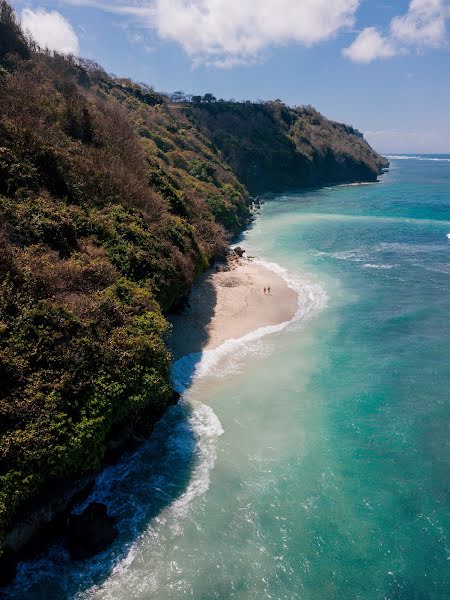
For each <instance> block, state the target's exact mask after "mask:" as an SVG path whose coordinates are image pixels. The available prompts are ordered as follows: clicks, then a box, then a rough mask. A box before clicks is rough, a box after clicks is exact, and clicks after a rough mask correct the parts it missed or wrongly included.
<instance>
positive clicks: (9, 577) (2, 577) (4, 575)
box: [0, 548, 17, 586]
mask: <svg viewBox="0 0 450 600" xmlns="http://www.w3.org/2000/svg"><path fill="white" fill-rule="evenodd" d="M16 573H17V560H16V559H15V557H14V555H13V553H12V552H11V550H10V549H9V548H5V549H4V550H3V553H2V554H1V556H0V586H3V585H7V584H8V583H11V581H13V579H14V578H15V576H16Z"/></svg>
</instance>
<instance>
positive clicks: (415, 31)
mask: <svg viewBox="0 0 450 600" xmlns="http://www.w3.org/2000/svg"><path fill="white" fill-rule="evenodd" d="M449 16H450V8H449V5H448V3H447V2H446V1H445V0H412V1H411V3H410V5H409V8H408V12H407V13H406V14H405V15H401V16H398V17H394V18H393V19H392V21H391V23H390V26H389V31H388V33H387V34H386V35H383V34H382V33H380V31H379V30H378V29H376V28H375V27H366V28H365V29H363V31H362V32H361V33H360V34H359V35H358V37H357V38H356V39H355V41H354V42H353V43H352V44H351V45H350V46H349V47H348V48H345V49H344V50H343V52H342V53H343V55H344V56H346V57H347V58H349V59H350V60H352V61H354V62H359V63H370V62H372V61H373V60H375V59H383V58H390V57H391V56H395V55H397V54H402V53H404V52H407V51H409V50H411V49H415V50H422V49H424V48H439V47H441V46H443V45H444V44H445V41H446V35H447V32H446V20H447V18H449Z"/></svg>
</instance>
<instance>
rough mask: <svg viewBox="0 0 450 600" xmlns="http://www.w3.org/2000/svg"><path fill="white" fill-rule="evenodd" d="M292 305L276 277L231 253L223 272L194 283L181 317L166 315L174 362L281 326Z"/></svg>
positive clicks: (292, 295) (291, 293)
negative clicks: (257, 331)
mask: <svg viewBox="0 0 450 600" xmlns="http://www.w3.org/2000/svg"><path fill="white" fill-rule="evenodd" d="M264 288H266V293H264ZM267 288H270V293H269V292H268V291H267ZM298 302H299V296H298V294H297V292H296V291H295V290H294V289H292V288H291V287H289V285H288V283H287V282H286V280H285V279H284V278H283V277H282V276H281V275H279V274H278V273H276V272H275V271H272V270H271V269H270V268H268V267H266V266H265V265H263V264H261V263H259V262H257V261H253V260H251V259H247V258H238V257H237V255H235V256H233V253H231V254H230V259H229V261H228V263H227V265H226V266H225V267H216V268H215V269H214V268H212V269H209V270H208V271H206V272H205V273H204V274H203V275H202V276H201V277H200V278H199V279H198V280H197V282H196V283H195V284H194V286H193V287H192V290H191V293H190V295H189V297H188V300H187V303H186V307H185V309H184V310H183V312H182V313H181V314H177V315H171V316H170V318H169V321H170V323H171V325H172V335H171V337H170V340H169V347H170V349H171V351H172V353H173V357H174V361H177V360H179V359H180V358H183V357H185V356H188V355H190V354H194V353H198V352H205V351H208V350H215V349H216V348H218V347H220V346H221V345H222V344H223V343H225V342H227V341H230V340H239V339H240V338H243V337H244V336H246V335H248V334H250V333H252V332H253V331H256V330H258V329H261V328H263V327H268V326H276V325H281V324H283V323H287V322H289V321H291V320H292V319H293V318H294V317H295V315H296V313H297V310H298Z"/></svg>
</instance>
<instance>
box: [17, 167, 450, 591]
mask: <svg viewBox="0 0 450 600" xmlns="http://www.w3.org/2000/svg"><path fill="white" fill-rule="evenodd" d="M436 158H439V157H431V156H420V157H417V158H411V157H398V158H393V159H392V166H391V169H390V171H389V173H387V174H385V175H384V176H383V177H382V180H381V183H379V184H375V185H365V186H340V187H335V188H328V189H322V190H314V191H308V192H304V193H301V194H290V195H285V196H280V197H277V198H276V199H274V200H271V201H270V202H267V203H266V204H265V205H264V206H263V209H262V212H261V215H260V217H259V219H258V220H257V222H256V224H255V226H254V227H253V228H252V229H251V230H250V231H249V232H247V234H246V235H245V236H244V240H243V241H242V242H241V245H243V246H244V247H246V248H248V250H249V251H251V254H256V255H258V256H259V257H261V259H263V260H265V261H269V262H271V263H275V264H276V265H280V266H282V268H284V269H285V270H286V271H282V273H283V274H284V276H286V277H287V278H288V279H289V281H290V283H291V285H292V286H295V287H296V289H298V291H299V292H300V299H301V303H300V307H299V312H298V314H297V317H296V319H295V321H294V322H292V323H290V324H287V325H285V326H280V327H276V328H272V329H264V330H260V331H258V332H256V333H254V334H252V335H250V336H247V337H246V339H245V340H242V341H241V342H240V343H236V342H233V343H228V344H227V345H226V346H225V347H222V348H221V349H219V350H218V351H214V352H210V353H208V354H205V355H203V356H199V355H196V356H192V357H189V358H188V359H184V360H183V361H181V362H179V363H178V364H176V365H175V368H174V379H175V381H176V383H177V385H178V387H179V389H186V386H187V391H186V392H185V399H184V400H183V402H182V403H181V404H180V405H179V406H177V407H174V408H172V409H171V410H170V411H169V413H168V414H167V416H166V417H165V418H164V420H163V421H162V422H161V424H160V425H159V426H158V428H157V430H156V432H155V435H154V436H152V439H151V440H150V441H149V442H148V443H147V444H146V445H145V446H144V447H143V448H142V449H140V450H139V451H138V452H136V453H135V454H133V455H130V456H128V457H126V458H125V459H124V460H123V461H122V462H121V463H120V464H119V465H117V466H115V467H112V468H111V469H109V470H107V471H105V473H104V474H103V476H102V477H101V479H100V481H99V482H98V485H97V489H96V492H95V497H96V498H99V499H101V500H103V501H106V502H107V503H108V505H109V506H110V510H111V511H112V512H113V513H114V514H116V516H117V517H118V519H119V525H120V539H119V540H118V542H117V543H116V544H115V545H114V546H113V547H112V548H111V550H109V551H108V552H105V553H104V554H103V555H100V556H99V557H97V558H96V559H94V560H92V561H89V563H79V564H78V566H76V567H73V566H72V565H71V564H70V563H69V561H68V560H67V557H66V556H65V554H64V552H63V550H62V549H60V548H54V549H53V550H52V553H51V555H50V556H45V557H43V558H42V560H41V561H40V562H35V563H30V564H28V565H24V566H22V567H21V573H20V576H19V578H18V581H17V583H16V585H15V586H14V588H12V589H11V590H10V592H9V595H10V597H14V598H30V599H33V600H34V599H38V598H45V599H49V598H55V599H56V598H58V599H61V598H73V597H75V598H78V599H89V600H94V599H95V600H97V599H108V600H109V599H114V600H122V599H123V600H128V599H131V598H138V599H142V600H143V599H149V600H150V599H158V600H165V599H179V598H180V599H181V598H194V599H195V600H210V599H213V598H217V599H226V598H239V599H259V598H274V599H284V598H286V599H293V598H302V599H303V598H304V599H305V600H306V599H308V600H309V599H314V600H315V599H317V598H324V599H328V598H339V599H342V598H358V599H364V600H366V599H367V600H372V599H374V598H380V599H382V598H389V599H405V600H406V599H408V600H410V599H417V600H419V599H420V600H425V599H430V600H431V599H441V598H442V599H444V598H447V597H448V580H449V570H448V568H449V561H448V557H449V550H448V537H447V535H448V525H449V522H448V514H449V504H450V503H449V496H448V490H449V446H448V430H449V427H448V426H449V408H448V395H449V393H448V388H449V375H450V370H449V362H448V357H449V355H450V324H449V314H450V312H449V308H450V300H449V298H450V277H449V275H450V240H449V239H448V238H447V235H448V234H450V156H446V157H441V158H442V160H435V159H436ZM419 159H420V160H419ZM274 268H280V267H274ZM80 508H81V507H80Z"/></svg>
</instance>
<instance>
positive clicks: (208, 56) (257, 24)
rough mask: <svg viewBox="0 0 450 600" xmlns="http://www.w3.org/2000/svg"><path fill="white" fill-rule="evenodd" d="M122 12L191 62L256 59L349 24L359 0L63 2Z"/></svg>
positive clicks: (228, 62)
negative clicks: (272, 49) (178, 48)
mask: <svg viewBox="0 0 450 600" xmlns="http://www.w3.org/2000/svg"><path fill="white" fill-rule="evenodd" d="M66 2H70V3H71V4H79V5H80V4H84V5H87V6H92V7H96V8H101V9H103V10H107V11H110V12H114V13H120V14H128V15H130V16H132V17H134V18H135V19H136V20H137V21H138V22H139V25H141V26H146V27H148V28H150V29H152V30H154V31H156V33H157V34H158V36H159V37H160V38H162V39H164V40H169V41H172V42H176V43H178V44H179V45H181V46H182V48H183V49H184V50H185V52H186V53H187V54H188V55H189V56H190V57H191V58H192V60H193V61H194V62H195V63H205V64H215V65H221V66H229V65H232V64H238V63H248V62H250V63H251V62H254V61H255V60H258V59H259V58H260V56H261V54H262V53H263V52H264V50H265V49H267V48H270V47H273V46H281V45H285V44H288V43H297V44H302V45H304V46H312V45H314V44H317V43H319V42H321V41H324V40H327V39H329V38H330V37H332V36H333V35H334V34H335V33H336V32H337V31H339V30H340V29H342V28H344V27H350V26H352V25H353V23H354V18H355V14H356V11H357V9H358V7H359V5H360V0H258V1H255V0H142V1H139V0H128V2H125V1H123V0H109V2H105V0H66Z"/></svg>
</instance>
